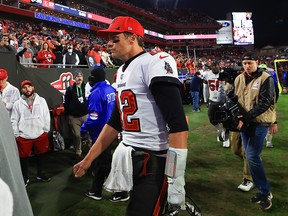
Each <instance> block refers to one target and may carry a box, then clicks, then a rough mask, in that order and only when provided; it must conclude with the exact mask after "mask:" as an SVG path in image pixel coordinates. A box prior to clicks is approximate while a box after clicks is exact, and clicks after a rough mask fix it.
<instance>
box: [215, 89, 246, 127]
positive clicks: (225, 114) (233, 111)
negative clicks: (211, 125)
mask: <svg viewBox="0 0 288 216" xmlns="http://www.w3.org/2000/svg"><path fill="white" fill-rule="evenodd" d="M237 101H238V98H237V96H235V95H234V91H233V89H232V90H230V91H229V92H228V93H227V95H226V100H225V102H224V103H223V104H221V105H218V106H217V108H216V109H215V112H214V122H215V123H222V124H223V127H224V128H226V129H228V130H229V131H239V130H238V129H237V126H238V123H239V119H238V116H239V115H241V112H240V109H239V106H238V103H237Z"/></svg>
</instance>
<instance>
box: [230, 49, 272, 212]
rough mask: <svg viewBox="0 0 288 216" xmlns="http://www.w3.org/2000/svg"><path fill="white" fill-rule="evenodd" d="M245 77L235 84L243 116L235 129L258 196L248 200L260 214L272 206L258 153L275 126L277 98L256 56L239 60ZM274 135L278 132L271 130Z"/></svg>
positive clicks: (238, 79) (238, 77)
mask: <svg viewBox="0 0 288 216" xmlns="http://www.w3.org/2000/svg"><path fill="white" fill-rule="evenodd" d="M242 66H243V69H244V73H242V74H240V75H239V76H237V77H236V79H235V81H234V86H235V95H236V96H237V97H238V105H239V107H240V108H241V113H242V115H239V116H238V117H239V123H238V126H237V129H239V130H240V134H241V139H242V142H243V145H244V150H245V154H246V158H247V161H248V167H249V170H250V173H251V175H252V177H253V180H254V183H255V186H256V187H257V188H258V193H257V194H256V195H255V196H253V197H252V198H251V202H252V203H260V208H261V209H262V210H268V209H270V208H271V206H272V198H273V196H272V194H271V191H270V185H269V182H268V179H267V177H266V173H265V170H264V167H263V163H262V160H261V152H262V149H263V145H264V139H265V137H266V134H267V131H268V128H269V126H270V125H271V124H273V123H275V122H276V109H275V108H276V107H275V103H276V97H275V87H274V80H273V77H272V76H271V75H269V74H268V73H266V72H263V70H262V69H260V68H257V67H258V57H257V54H256V53H255V52H247V53H245V54H244V55H243V57H242ZM272 130H273V131H272V132H273V133H276V132H277V128H273V129H272Z"/></svg>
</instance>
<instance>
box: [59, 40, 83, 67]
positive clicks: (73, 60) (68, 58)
mask: <svg viewBox="0 0 288 216" xmlns="http://www.w3.org/2000/svg"><path fill="white" fill-rule="evenodd" d="M79 63H80V59H79V56H78V54H77V53H76V52H74V51H73V46H72V44H68V46H67V52H66V53H65V54H64V55H63V65H64V66H63V68H65V67H66V66H65V65H70V66H68V67H72V66H71V65H79Z"/></svg>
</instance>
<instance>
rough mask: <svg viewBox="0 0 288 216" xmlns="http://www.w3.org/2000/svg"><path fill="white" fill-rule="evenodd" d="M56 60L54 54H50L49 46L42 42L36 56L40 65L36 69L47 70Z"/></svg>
mask: <svg viewBox="0 0 288 216" xmlns="http://www.w3.org/2000/svg"><path fill="white" fill-rule="evenodd" d="M55 59H56V56H55V54H54V53H53V52H52V50H51V48H50V46H49V44H48V43H47V42H43V44H42V46H41V49H40V50H39V52H38V54H37V61H38V63H40V64H42V65H38V68H48V67H50V66H51V65H52V64H53V61H54V60H55Z"/></svg>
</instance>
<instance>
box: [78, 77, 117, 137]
mask: <svg viewBox="0 0 288 216" xmlns="http://www.w3.org/2000/svg"><path fill="white" fill-rule="evenodd" d="M90 92H91V93H90V95H89V96H88V118H87V119H86V121H85V122H84V123H83V124H82V126H81V129H80V131H81V133H86V132H89V135H90V137H91V139H92V141H93V142H95V141H96V139H97V137H98V136H99V134H100V132H101V130H102V128H103V127H104V125H105V124H106V122H107V121H108V120H109V118H110V116H111V114H112V111H113V109H114V106H115V89H114V88H113V87H112V86H111V85H109V84H107V83H106V81H102V82H98V83H96V84H95V85H94V86H93V87H92V88H91V90H90Z"/></svg>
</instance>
